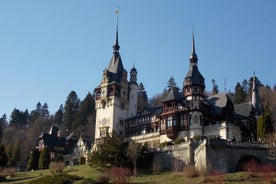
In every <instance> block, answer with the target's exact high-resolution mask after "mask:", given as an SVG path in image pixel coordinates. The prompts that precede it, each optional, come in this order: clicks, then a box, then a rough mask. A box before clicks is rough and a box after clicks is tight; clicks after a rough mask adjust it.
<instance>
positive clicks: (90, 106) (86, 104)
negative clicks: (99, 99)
mask: <svg viewBox="0 0 276 184" xmlns="http://www.w3.org/2000/svg"><path fill="white" fill-rule="evenodd" d="M93 112H95V101H94V98H93V96H92V95H91V93H88V94H87V95H86V97H85V99H84V100H83V101H82V102H81V103H80V106H79V110H78V112H77V116H76V120H75V121H74V122H73V129H75V128H77V127H78V126H85V125H87V123H88V116H89V115H91V114H92V113H93Z"/></svg>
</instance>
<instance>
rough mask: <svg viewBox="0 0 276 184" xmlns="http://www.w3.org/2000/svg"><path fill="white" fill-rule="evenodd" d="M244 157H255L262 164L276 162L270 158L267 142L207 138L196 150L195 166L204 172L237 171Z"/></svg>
mask: <svg viewBox="0 0 276 184" xmlns="http://www.w3.org/2000/svg"><path fill="white" fill-rule="evenodd" d="M244 158H254V159H257V160H259V161H260V162H261V163H262V164H267V163H272V164H276V163H274V162H275V161H271V160H269V159H268V151H267V146H266V145H265V144H259V143H250V142H230V141H225V140H220V139H211V140H207V139H206V140H204V141H203V142H202V143H201V144H200V145H199V146H198V147H197V148H196V150H195V167H196V169H197V170H199V171H204V172H209V171H213V170H216V171H219V172H222V173H228V172H235V171H237V169H238V165H239V163H241V161H242V160H243V159H244Z"/></svg>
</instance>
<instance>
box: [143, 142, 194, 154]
mask: <svg viewBox="0 0 276 184" xmlns="http://www.w3.org/2000/svg"><path fill="white" fill-rule="evenodd" d="M189 145H190V143H189V142H184V143H181V144H176V145H171V146H165V147H161V148H149V150H148V151H149V152H164V151H174V150H180V149H184V148H188V147H189Z"/></svg>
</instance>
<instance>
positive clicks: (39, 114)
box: [30, 102, 50, 122]
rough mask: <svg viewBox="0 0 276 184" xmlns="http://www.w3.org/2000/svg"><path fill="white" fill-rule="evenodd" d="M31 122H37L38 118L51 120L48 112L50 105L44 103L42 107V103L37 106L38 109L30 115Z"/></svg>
mask: <svg viewBox="0 0 276 184" xmlns="http://www.w3.org/2000/svg"><path fill="white" fill-rule="evenodd" d="M30 118H31V121H32V122H33V121H35V120H36V119H37V118H39V119H44V120H47V121H48V120H50V113H49V110H48V104H47V103H44V104H43V105H41V103H40V102H38V103H37V104H36V109H35V110H33V111H32V112H31V115H30Z"/></svg>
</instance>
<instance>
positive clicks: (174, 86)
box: [164, 76, 179, 92]
mask: <svg viewBox="0 0 276 184" xmlns="http://www.w3.org/2000/svg"><path fill="white" fill-rule="evenodd" d="M170 90H176V91H179V87H178V86H177V84H176V82H175V79H174V77H173V76H171V77H170V79H169V80H168V82H167V87H166V88H165V90H164V92H168V91H170Z"/></svg>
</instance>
